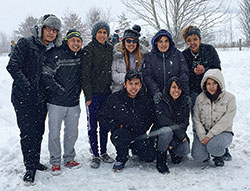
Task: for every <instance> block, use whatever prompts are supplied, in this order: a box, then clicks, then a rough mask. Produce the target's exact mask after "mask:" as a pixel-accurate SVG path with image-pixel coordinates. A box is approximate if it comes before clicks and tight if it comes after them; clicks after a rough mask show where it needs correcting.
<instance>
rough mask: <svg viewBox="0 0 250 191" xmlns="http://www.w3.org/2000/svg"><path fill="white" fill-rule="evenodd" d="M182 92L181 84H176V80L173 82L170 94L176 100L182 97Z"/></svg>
mask: <svg viewBox="0 0 250 191" xmlns="http://www.w3.org/2000/svg"><path fill="white" fill-rule="evenodd" d="M181 93H182V89H180V88H179V86H178V85H177V84H176V82H172V84H171V86H170V90H169V94H170V96H171V97H172V98H173V99H174V100H176V99H178V98H179V97H180V95H181Z"/></svg>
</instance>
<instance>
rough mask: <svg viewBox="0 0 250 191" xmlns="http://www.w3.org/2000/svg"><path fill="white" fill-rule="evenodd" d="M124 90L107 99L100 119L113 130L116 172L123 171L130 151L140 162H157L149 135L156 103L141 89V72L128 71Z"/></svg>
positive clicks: (152, 139)
mask: <svg viewBox="0 0 250 191" xmlns="http://www.w3.org/2000/svg"><path fill="white" fill-rule="evenodd" d="M124 87H125V88H124V89H123V90H120V91H118V92H115V93H113V94H111V95H110V96H109V97H108V99H107V100H106V102H105V104H104V105H103V107H102V108H101V111H100V113H99V117H100V120H102V121H103V122H104V123H105V126H106V127H108V128H109V129H110V130H111V141H112V143H113V144H114V146H115V148H116V154H117V156H116V162H115V164H114V166H113V170H114V172H119V171H121V170H122V169H123V168H124V166H125V163H126V162H127V160H128V155H129V149H132V153H133V155H137V156H138V157H139V160H141V161H145V162H152V161H154V159H155V148H154V146H153V144H154V138H152V137H148V136H147V134H146V132H147V131H148V130H149V129H150V127H151V126H152V124H153V121H154V120H153V119H154V117H153V108H152V106H153V102H152V100H151V99H150V97H149V95H148V94H147V93H146V92H145V90H144V88H142V80H141V73H139V72H138V71H135V70H129V71H128V72H127V74H126V75H125V81H124Z"/></svg>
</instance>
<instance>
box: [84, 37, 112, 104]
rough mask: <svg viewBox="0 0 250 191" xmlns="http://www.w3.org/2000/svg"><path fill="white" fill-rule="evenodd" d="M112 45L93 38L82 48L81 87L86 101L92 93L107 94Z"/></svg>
mask: <svg viewBox="0 0 250 191" xmlns="http://www.w3.org/2000/svg"><path fill="white" fill-rule="evenodd" d="M112 61H113V46H112V45H110V44H109V43H107V42H106V43H105V44H104V45H102V44H100V43H99V42H98V41H97V40H96V39H95V38H93V39H92V41H91V42H90V43H89V44H88V45H87V46H85V47H84V48H83V65H82V75H83V81H82V88H83V91H84V94H85V97H86V101H90V100H92V96H93V95H108V94H110V87H111V83H112V78H111V65H112Z"/></svg>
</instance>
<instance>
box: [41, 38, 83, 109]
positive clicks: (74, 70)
mask: <svg viewBox="0 0 250 191" xmlns="http://www.w3.org/2000/svg"><path fill="white" fill-rule="evenodd" d="M81 58H82V50H80V51H79V52H77V53H75V52H73V51H71V50H70V49H69V47H68V45H67V44H66V42H65V41H64V42H63V45H62V46H61V47H59V48H56V49H54V50H53V51H51V52H50V54H49V55H48V58H47V60H46V62H45V64H44V66H43V72H42V82H43V86H44V87H45V89H46V90H47V93H48V103H51V104H54V105H59V106H64V107H73V106H76V105H78V104H79V99H80V93H81V77H82V76H81V72H82V66H81V63H82V62H81Z"/></svg>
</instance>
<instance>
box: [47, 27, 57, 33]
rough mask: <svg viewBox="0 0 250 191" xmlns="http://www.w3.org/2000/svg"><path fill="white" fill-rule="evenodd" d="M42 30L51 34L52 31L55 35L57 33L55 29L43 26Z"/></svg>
mask: <svg viewBox="0 0 250 191" xmlns="http://www.w3.org/2000/svg"><path fill="white" fill-rule="evenodd" d="M44 28H45V30H46V31H47V32H51V31H52V32H53V33H57V32H58V30H57V29H55V28H52V27H48V26H45V27H44Z"/></svg>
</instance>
